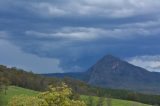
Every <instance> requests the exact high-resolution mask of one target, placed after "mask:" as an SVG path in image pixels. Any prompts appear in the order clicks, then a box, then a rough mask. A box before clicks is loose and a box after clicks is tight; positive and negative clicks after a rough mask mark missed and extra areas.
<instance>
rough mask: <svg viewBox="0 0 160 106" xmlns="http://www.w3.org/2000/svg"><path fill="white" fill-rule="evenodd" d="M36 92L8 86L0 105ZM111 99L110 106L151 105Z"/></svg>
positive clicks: (86, 98) (95, 100)
mask: <svg viewBox="0 0 160 106" xmlns="http://www.w3.org/2000/svg"><path fill="white" fill-rule="evenodd" d="M37 94H38V92H37V91H33V90H29V89H25V88H21V87H15V86H10V87H9V88H8V90H7V95H4V93H2V97H3V98H2V100H3V103H4V105H1V104H0V106H7V104H8V102H9V101H10V99H11V98H12V97H14V96H16V95H28V96H35V95H37ZM81 100H83V101H85V102H86V103H87V100H88V96H84V95H82V96H81ZM93 100H94V104H95V106H96V104H97V101H98V97H93ZM111 101H112V106H151V105H146V104H142V103H138V102H132V101H127V100H119V99H111ZM104 104H105V106H107V105H106V100H105V102H104Z"/></svg>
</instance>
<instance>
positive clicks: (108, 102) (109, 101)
mask: <svg viewBox="0 0 160 106" xmlns="http://www.w3.org/2000/svg"><path fill="white" fill-rule="evenodd" d="M106 100H107V102H106V103H107V106H112V98H110V97H107V99H106Z"/></svg>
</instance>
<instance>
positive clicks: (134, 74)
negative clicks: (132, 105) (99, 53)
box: [87, 55, 160, 91]
mask: <svg viewBox="0 0 160 106" xmlns="http://www.w3.org/2000/svg"><path fill="white" fill-rule="evenodd" d="M87 73H88V80H87V82H88V83H89V84H91V85H95V86H101V87H110V88H121V89H131V90H142V91H143V90H144V91H148V90H150V88H153V89H154V90H159V91H160V89H159V88H160V74H159V73H154V72H149V71H147V70H146V69H143V68H140V67H137V66H134V65H132V64H130V63H128V62H126V61H123V60H121V59H119V58H117V57H114V56H112V55H106V56H104V57H103V58H102V59H100V60H99V61H98V62H97V63H96V64H95V65H93V66H92V67H91V68H89V69H88V71H87Z"/></svg>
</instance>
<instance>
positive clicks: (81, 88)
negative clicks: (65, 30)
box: [0, 65, 160, 105]
mask: <svg viewBox="0 0 160 106" xmlns="http://www.w3.org/2000/svg"><path fill="white" fill-rule="evenodd" d="M62 82H64V83H66V84H67V85H68V86H69V87H70V88H72V90H73V94H74V95H72V97H73V98H75V99H76V98H78V97H79V94H80V95H90V96H99V97H108V96H109V97H111V98H117V99H124V100H132V101H138V102H142V103H146V104H152V105H154V104H157V105H160V96H159V95H151V94H142V93H137V92H133V91H127V90H117V89H106V88H99V87H93V86H90V85H88V84H86V83H84V82H82V81H79V80H75V79H72V78H53V77H52V78H50V77H44V76H41V75H37V74H34V73H32V72H26V71H24V70H22V69H17V68H15V67H13V68H8V67H6V66H3V65H0V89H3V93H5V91H6V90H7V86H8V85H15V86H19V87H23V88H28V89H32V90H36V91H46V90H48V86H49V85H53V86H57V85H60V84H61V83H62Z"/></svg>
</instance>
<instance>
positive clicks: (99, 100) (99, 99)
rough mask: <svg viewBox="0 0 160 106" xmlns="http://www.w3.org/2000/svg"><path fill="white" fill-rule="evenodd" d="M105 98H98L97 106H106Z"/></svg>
mask: <svg viewBox="0 0 160 106" xmlns="http://www.w3.org/2000/svg"><path fill="white" fill-rule="evenodd" d="M104 102H105V98H104V97H100V98H98V102H97V106H104Z"/></svg>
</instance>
